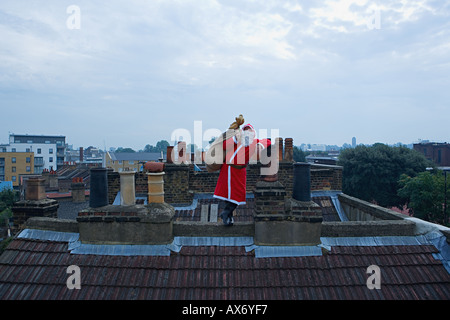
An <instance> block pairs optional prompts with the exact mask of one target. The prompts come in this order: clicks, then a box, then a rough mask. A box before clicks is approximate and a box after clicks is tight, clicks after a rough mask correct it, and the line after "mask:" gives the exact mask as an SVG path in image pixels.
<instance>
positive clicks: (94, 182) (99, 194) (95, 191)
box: [89, 168, 108, 208]
mask: <svg viewBox="0 0 450 320" xmlns="http://www.w3.org/2000/svg"><path fill="white" fill-rule="evenodd" d="M90 172H91V178H90V180H91V192H90V195H89V206H90V207H91V208H98V207H103V206H106V205H108V177H107V174H106V173H107V169H106V168H92V169H91V170H90Z"/></svg>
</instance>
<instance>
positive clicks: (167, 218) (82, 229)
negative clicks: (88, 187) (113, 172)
mask: <svg viewBox="0 0 450 320" xmlns="http://www.w3.org/2000/svg"><path fill="white" fill-rule="evenodd" d="M163 169H164V163H161V162H146V163H145V164H144V170H145V171H147V175H148V184H149V204H148V205H146V206H143V205H136V204H134V191H135V190H134V189H135V188H134V185H135V172H133V171H128V172H127V171H124V172H121V173H120V193H121V195H123V197H121V204H120V205H107V206H103V207H101V208H93V207H92V206H91V208H87V209H84V210H82V211H80V212H79V213H78V217H77V222H78V226H79V233H80V238H79V239H80V241H81V242H82V243H87V244H124V245H160V244H170V243H172V242H173V239H174V234H173V218H174V216H175V209H174V207H173V206H171V205H169V204H167V203H165V202H164V185H163V184H162V177H163V175H164V172H163ZM98 173H99V172H95V174H98ZM98 175H99V176H100V174H98ZM91 179H92V178H91ZM102 180H103V178H102ZM91 183H92V182H91ZM130 204H131V205H130ZM133 204H134V205H133Z"/></svg>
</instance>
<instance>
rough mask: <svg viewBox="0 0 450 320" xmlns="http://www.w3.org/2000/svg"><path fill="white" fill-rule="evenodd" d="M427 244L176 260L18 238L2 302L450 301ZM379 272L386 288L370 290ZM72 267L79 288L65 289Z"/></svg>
mask: <svg viewBox="0 0 450 320" xmlns="http://www.w3.org/2000/svg"><path fill="white" fill-rule="evenodd" d="M436 252H437V250H436V248H435V247H434V246H429V245H417V246H414V245H410V246H372V247H370V246H368V247H364V246H336V247H332V248H331V251H329V252H325V254H324V255H322V256H309V257H282V258H255V255H254V252H252V251H251V252H246V251H245V248H244V247H227V246H220V247H219V246H198V247H189V246H184V247H182V249H181V251H180V252H179V253H172V254H171V256H100V255H76V254H70V252H69V251H68V250H67V243H65V242H51V241H39V240H28V239H15V240H14V241H12V242H11V244H10V246H9V247H8V248H7V250H6V251H5V252H4V254H3V255H2V256H0V299H51V300H53V299H183V300H185V299H208V300H217V299H237V300H239V299H251V300H261V299H269V300H273V299H281V300H290V299H448V298H449V297H450V275H449V273H448V272H447V271H446V270H445V269H444V267H443V266H442V263H441V262H440V261H439V260H436V259H434V258H433V256H432V254H433V253H436ZM371 264H376V265H378V266H379V267H380V269H381V280H382V284H381V289H380V290H369V289H368V288H367V286H366V281H367V277H368V275H367V274H366V270H367V267H368V266H369V265H371ZM69 265H78V266H79V267H80V270H81V289H80V290H76V289H75V290H69V289H68V288H67V287H66V281H67V278H68V276H69V275H68V274H67V273H66V269H67V267H68V266H69Z"/></svg>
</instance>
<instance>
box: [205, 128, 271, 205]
mask: <svg viewBox="0 0 450 320" xmlns="http://www.w3.org/2000/svg"><path fill="white" fill-rule="evenodd" d="M246 128H247V129H248V130H250V131H252V132H253V134H255V129H254V128H253V127H252V126H251V125H250V124H247V125H245V126H243V127H242V129H243V131H242V132H244V130H245V129H246ZM241 140H242V139H241ZM257 145H259V148H260V149H261V148H265V147H267V146H268V145H270V140H268V139H263V140H258V139H256V138H253V139H251V141H249V144H248V145H247V144H245V143H243V142H242V141H239V140H238V138H236V137H232V138H229V139H227V140H225V141H224V142H223V150H224V152H226V156H225V163H224V164H223V165H222V167H221V169H220V174H219V179H218V180H217V185H216V189H215V191H214V197H215V198H218V199H221V200H225V201H229V202H232V203H235V204H237V205H241V204H245V203H246V201H245V200H246V184H247V169H246V166H247V164H248V162H249V161H250V158H251V157H252V155H253V153H254V152H255V150H256V148H257Z"/></svg>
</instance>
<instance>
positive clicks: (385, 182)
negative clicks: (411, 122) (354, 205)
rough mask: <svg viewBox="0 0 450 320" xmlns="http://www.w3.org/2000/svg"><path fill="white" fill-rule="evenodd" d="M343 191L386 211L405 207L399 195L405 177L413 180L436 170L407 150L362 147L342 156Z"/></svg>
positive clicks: (426, 161) (345, 152)
mask: <svg viewBox="0 0 450 320" xmlns="http://www.w3.org/2000/svg"><path fill="white" fill-rule="evenodd" d="M338 164H339V165H341V166H343V172H342V191H343V192H344V193H346V194H348V195H350V196H354V197H357V198H360V199H362V200H366V201H375V202H376V203H378V204H379V205H381V206H384V207H393V206H399V207H400V206H402V205H403V204H404V203H405V201H406V200H405V199H404V198H402V197H401V196H400V195H398V194H397V190H398V188H399V184H398V181H399V179H400V176H401V175H402V174H406V175H408V176H411V177H414V176H416V175H417V174H418V173H419V172H423V171H425V169H426V168H427V167H430V166H433V164H432V163H430V161H428V160H427V159H426V158H425V157H424V156H423V155H422V154H421V153H419V152H417V151H415V150H412V149H408V148H407V147H405V146H400V147H389V146H387V145H385V144H381V143H376V144H374V145H373V146H370V147H368V146H364V145H359V146H357V147H356V148H348V149H345V150H343V151H342V152H341V154H340V156H339V161H338Z"/></svg>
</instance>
